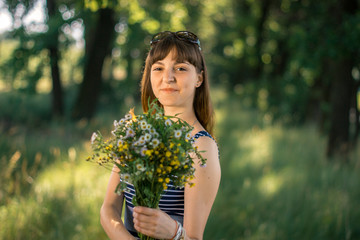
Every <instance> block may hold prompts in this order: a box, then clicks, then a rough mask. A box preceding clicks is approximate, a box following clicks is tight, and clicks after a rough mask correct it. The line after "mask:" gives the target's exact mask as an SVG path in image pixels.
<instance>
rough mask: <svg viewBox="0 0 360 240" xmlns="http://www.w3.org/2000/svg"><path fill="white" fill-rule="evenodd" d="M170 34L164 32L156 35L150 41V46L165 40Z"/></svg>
mask: <svg viewBox="0 0 360 240" xmlns="http://www.w3.org/2000/svg"><path fill="white" fill-rule="evenodd" d="M170 34H171V32H169V31H165V32H160V33H158V34H156V35H155V36H154V37H153V38H152V39H151V41H150V45H151V44H153V43H156V42H158V41H160V40H162V39H163V38H165V37H166V36H168V35H170Z"/></svg>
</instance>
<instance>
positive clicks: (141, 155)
mask: <svg viewBox="0 0 360 240" xmlns="http://www.w3.org/2000/svg"><path fill="white" fill-rule="evenodd" d="M192 129H193V127H191V126H190V125H189V124H188V123H186V122H185V121H183V120H181V119H180V118H178V117H176V116H165V115H164V112H163V109H162V108H160V107H159V106H158V105H157V104H156V103H154V102H153V103H152V104H149V110H148V112H147V113H143V114H140V115H135V114H134V112H133V110H130V112H129V113H128V114H126V115H125V117H124V118H122V119H120V120H119V121H116V120H115V121H114V130H113V131H112V135H113V136H112V137H111V138H110V139H108V140H104V138H103V137H102V135H101V134H100V133H99V132H98V133H94V134H93V135H92V138H91V142H92V146H93V149H94V154H93V156H92V157H89V158H88V160H93V161H96V162H97V163H98V164H100V165H103V166H109V164H110V165H114V164H115V165H116V166H117V167H118V168H119V170H120V171H119V174H120V178H121V181H120V183H119V185H118V187H117V189H116V192H117V193H121V192H122V191H124V190H125V189H126V187H127V185H126V183H131V184H133V185H134V188H135V197H134V198H133V204H134V206H146V207H151V208H157V207H158V204H159V201H160V197H161V194H162V192H163V190H165V189H167V183H169V182H170V181H171V182H172V185H174V186H177V187H184V186H185V184H186V183H188V184H190V186H192V183H191V182H190V181H191V179H193V177H194V171H195V168H194V167H193V158H194V157H195V156H197V157H198V158H199V159H200V161H201V164H202V165H204V164H205V162H206V159H204V158H203V157H202V156H201V154H200V151H198V149H197V148H196V147H194V145H193V143H194V140H193V138H192V136H191V131H192ZM140 237H141V239H152V238H149V237H147V236H140Z"/></svg>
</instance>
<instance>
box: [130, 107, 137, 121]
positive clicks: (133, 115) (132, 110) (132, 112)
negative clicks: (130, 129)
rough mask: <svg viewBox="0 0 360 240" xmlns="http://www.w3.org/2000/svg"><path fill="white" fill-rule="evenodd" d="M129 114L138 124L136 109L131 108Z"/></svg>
mask: <svg viewBox="0 0 360 240" xmlns="http://www.w3.org/2000/svg"><path fill="white" fill-rule="evenodd" d="M129 113H130V114H131V119H132V120H133V121H134V122H136V115H135V113H134V108H131V109H130V111H129Z"/></svg>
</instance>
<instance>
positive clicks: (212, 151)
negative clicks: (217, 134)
mask: <svg viewBox="0 0 360 240" xmlns="http://www.w3.org/2000/svg"><path fill="white" fill-rule="evenodd" d="M195 146H197V147H198V150H199V151H202V152H201V155H202V156H203V157H204V158H205V159H206V167H205V168H203V169H204V170H205V169H207V170H210V169H211V171H215V172H220V160H219V149H218V145H217V143H216V141H215V140H214V139H213V138H210V137H209V136H201V137H199V138H197V139H196V141H195ZM197 165H198V164H195V166H196V168H198V166H197Z"/></svg>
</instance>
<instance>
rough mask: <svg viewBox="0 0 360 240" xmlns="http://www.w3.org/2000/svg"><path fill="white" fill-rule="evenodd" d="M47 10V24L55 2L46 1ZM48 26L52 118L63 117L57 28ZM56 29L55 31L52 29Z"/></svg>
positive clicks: (50, 18) (54, 10)
mask: <svg viewBox="0 0 360 240" xmlns="http://www.w3.org/2000/svg"><path fill="white" fill-rule="evenodd" d="M47 10H48V15H49V22H51V21H52V19H54V18H55V15H56V2H55V0H47ZM48 25H49V33H50V34H51V38H52V39H53V41H51V42H50V44H49V46H48V50H49V55H50V68H51V79H52V113H53V116H54V117H62V116H63V115H64V105H63V90H62V85H61V78H60V70H59V49H58V40H57V39H58V36H59V32H58V28H57V26H56V25H54V24H51V23H50V24H48ZM52 28H56V29H52Z"/></svg>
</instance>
